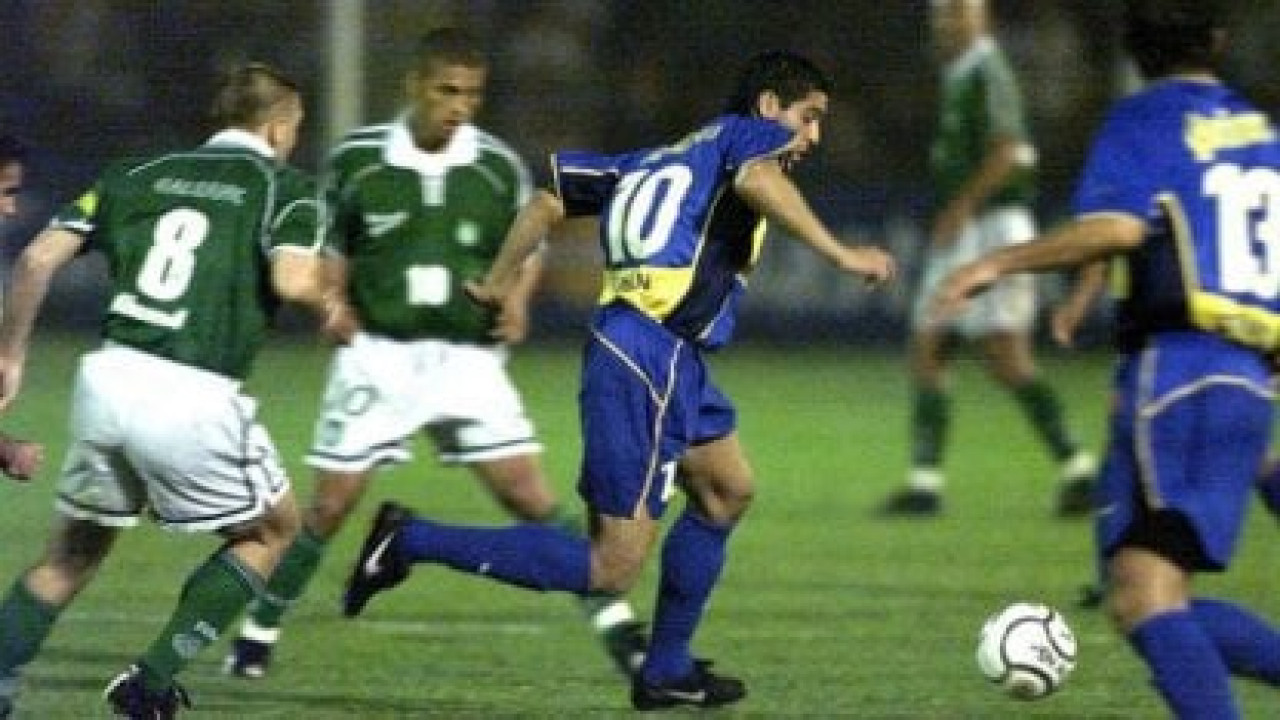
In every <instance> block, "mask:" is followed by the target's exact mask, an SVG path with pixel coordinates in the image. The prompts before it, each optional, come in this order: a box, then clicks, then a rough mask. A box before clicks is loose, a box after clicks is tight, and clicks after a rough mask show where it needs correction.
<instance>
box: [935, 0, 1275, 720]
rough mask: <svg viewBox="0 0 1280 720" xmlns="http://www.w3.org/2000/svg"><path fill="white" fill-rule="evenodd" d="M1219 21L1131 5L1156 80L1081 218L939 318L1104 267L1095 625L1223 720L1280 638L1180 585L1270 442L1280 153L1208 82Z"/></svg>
mask: <svg viewBox="0 0 1280 720" xmlns="http://www.w3.org/2000/svg"><path fill="white" fill-rule="evenodd" d="M1221 12H1222V11H1221V9H1220V7H1219V6H1218V4H1217V3H1215V2H1209V1H1207V0H1132V1H1131V2H1130V3H1129V8H1128V17H1127V20H1126V39H1127V43H1128V45H1129V48H1130V50H1131V52H1132V54H1133V57H1134V59H1135V60H1136V61H1137V63H1138V66H1139V68H1140V69H1141V70H1142V72H1143V74H1144V75H1145V76H1146V77H1147V78H1149V79H1150V80H1151V81H1152V82H1151V84H1150V85H1149V86H1148V87H1147V88H1146V89H1145V90H1144V91H1142V92H1140V93H1138V94H1136V95H1134V96H1132V97H1130V98H1127V99H1125V100H1122V101H1120V102H1119V103H1117V104H1116V106H1115V107H1114V108H1113V109H1112V111H1111V113H1110V115H1109V116H1108V118H1107V120H1106V123H1105V124H1104V126H1103V127H1102V129H1101V131H1100V133H1099V134H1098V136H1097V138H1096V139H1095V142H1094V145H1093V148H1092V150H1091V152H1090V155H1089V158H1088V161H1087V163H1086V166H1085V170H1084V176H1083V177H1082V178H1081V180H1080V184H1079V188H1078V191H1077V196H1076V203H1075V204H1076V213H1077V217H1076V219H1075V220H1074V221H1073V222H1071V223H1068V224H1066V225H1065V226H1063V227H1060V228H1058V229H1057V230H1055V231H1053V232H1051V233H1049V234H1048V235H1046V236H1044V237H1042V238H1040V239H1037V240H1036V241H1034V242H1032V243H1029V244H1027V245H1023V246H1020V247H1016V248H1008V249H1005V250H1001V251H997V252H994V253H991V254H989V255H986V256H984V257H982V258H981V259H979V260H977V261H975V262H974V263H972V264H969V265H966V266H964V267H963V268H961V269H959V270H957V271H956V272H955V273H954V274H952V275H951V276H950V277H949V278H948V279H947V281H946V282H945V284H944V285H943V287H942V289H941V290H940V291H939V295H938V299H937V307H938V310H939V312H940V314H942V315H946V314H948V313H951V312H954V311H955V310H956V309H957V308H960V307H962V306H963V305H964V302H965V301H966V300H967V299H968V298H969V297H970V296H972V295H973V294H974V293H976V292H978V291H980V290H982V289H984V288H986V287H989V286H990V285H991V283H992V282H994V281H995V280H996V279H998V278H1000V277H1002V276H1005V275H1007V274H1010V273H1016V272H1024V271H1040V270H1046V269H1049V268H1056V267H1064V266H1068V265H1076V264H1081V263H1086V262H1091V261H1096V260H1099V259H1102V258H1107V257H1112V258H1115V260H1113V263H1114V264H1116V265H1117V266H1118V267H1117V270H1118V271H1120V272H1122V273H1124V274H1125V276H1126V279H1127V286H1128V294H1127V296H1126V297H1123V298H1122V299H1121V300H1120V301H1119V305H1118V307H1117V327H1116V341H1117V345H1118V349H1119V351H1120V353H1121V355H1120V359H1119V363H1118V365H1117V368H1116V372H1115V378H1114V389H1115V402H1114V409H1113V411H1112V416H1111V421H1110V425H1111V429H1110V447H1109V448H1108V453H1107V459H1106V462H1105V464H1104V466H1103V469H1102V472H1101V475H1100V478H1099V488H1098V495H1097V500H1096V501H1097V503H1098V507H1097V513H1098V515H1097V518H1098V519H1097V538H1098V542H1099V551H1100V554H1101V556H1102V557H1103V559H1104V562H1105V565H1106V576H1107V591H1106V592H1107V598H1106V602H1107V607H1108V610H1109V612H1110V614H1111V617H1112V619H1113V621H1114V623H1115V625H1116V627H1117V628H1118V629H1119V631H1120V632H1122V633H1123V634H1124V635H1125V636H1126V637H1127V638H1128V640H1129V642H1130V643H1131V645H1132V646H1133V648H1134V650H1136V651H1137V653H1138V654H1139V655H1140V656H1141V657H1142V659H1143V660H1144V661H1145V662H1146V663H1147V665H1148V666H1149V667H1150V669H1151V672H1152V675H1153V677H1154V682H1155V685H1156V687H1157V688H1158V689H1159V691H1160V693H1161V694H1162V695H1163V696H1164V699H1165V701H1166V703H1167V704H1168V706H1169V708H1170V710H1171V711H1172V712H1173V713H1174V715H1175V716H1177V717H1178V718H1206V719H1207V718H1213V719H1214V720H1230V719H1231V718H1238V717H1240V712H1239V710H1238V708H1237V707H1236V705H1235V701H1234V699H1233V698H1232V694H1231V686H1230V682H1229V676H1230V675H1232V674H1236V675H1241V676H1247V677H1251V678H1254V679H1258V680H1261V681H1263V682H1266V683H1268V684H1271V685H1280V633H1278V632H1277V631H1276V629H1275V628H1274V627H1272V626H1271V625H1269V624H1268V623H1266V622H1264V621H1263V620H1262V619H1260V618H1258V617H1256V616H1254V615H1253V614H1252V613H1250V612H1248V611H1246V610H1245V609H1244V608H1241V607H1239V606H1237V605H1235V604H1232V603H1229V602H1225V601H1222V600H1216V599H1207V598H1196V597H1193V596H1192V595H1191V585H1192V580H1193V578H1194V576H1195V575H1196V574H1197V573H1200V572H1206V571H1209V572H1213V571H1221V570H1223V569H1225V568H1226V567H1227V566H1228V564H1229V562H1230V560H1231V557H1232V554H1233V553H1234V550H1235V547H1236V542H1237V539H1238V537H1239V534H1240V530H1241V526H1242V523H1243V520H1244V512H1245V509H1246V507H1247V504H1248V503H1247V501H1248V499H1249V496H1250V491H1251V489H1252V487H1253V482H1254V477H1255V475H1256V474H1257V472H1258V470H1259V467H1260V465H1261V463H1262V461H1263V457H1264V454H1265V452H1266V448H1267V444H1268V440H1269V438H1270V436H1271V427H1272V401H1273V391H1272V389H1271V382H1270V374H1271V368H1272V361H1273V360H1274V358H1275V355H1276V353H1277V352H1280V262H1277V256H1276V253H1277V252H1280V235H1277V232H1276V228H1277V224H1278V223H1280V135H1277V131H1276V127H1275V126H1274V125H1273V124H1272V123H1271V122H1270V121H1269V120H1268V118H1267V117H1266V116H1265V115H1264V114H1263V113H1262V112H1260V111H1259V110H1258V109H1256V108H1255V107H1253V106H1252V105H1250V104H1249V103H1248V102H1247V101H1246V100H1244V99H1243V98H1241V97H1240V96H1239V95H1238V94H1236V93H1235V92H1234V91H1233V90H1231V89H1230V88H1228V87H1227V86H1225V85H1223V84H1222V82H1221V81H1220V80H1219V78H1218V76H1217V74H1216V71H1215V68H1216V66H1217V63H1218V62H1219V60H1220V58H1221V56H1222V53H1223V50H1224V46H1225V38H1226V35H1225V31H1224V30H1223V22H1222V17H1221Z"/></svg>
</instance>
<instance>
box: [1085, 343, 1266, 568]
mask: <svg viewBox="0 0 1280 720" xmlns="http://www.w3.org/2000/svg"><path fill="white" fill-rule="evenodd" d="M1115 388H1116V400H1115V406H1114V408H1113V413H1112V417H1111V430H1110V432H1111V438H1110V448H1109V451H1108V456H1107V460H1106V462H1105V463H1104V464H1103V467H1102V471H1101V475H1100V478H1099V487H1098V513H1099V514H1098V520H1097V531H1098V543H1099V549H1100V550H1101V552H1102V555H1103V556H1104V557H1107V556H1110V555H1111V554H1114V552H1115V551H1116V550H1117V549H1119V548H1120V547H1123V546H1140V547H1146V548H1148V549H1151V550H1153V551H1155V552H1157V553H1159V554H1161V555H1163V556H1165V557H1167V558H1169V559H1170V560H1171V561H1173V562H1174V563H1176V564H1178V565H1179V566H1181V567H1183V568H1184V569H1186V570H1189V571H1195V570H1222V569H1224V568H1225V567H1227V565H1228V564H1229V563H1230V560H1231V557H1232V555H1233V554H1234V552H1235V547H1236V542H1237V540H1238V539H1239V536H1240V531H1241V527H1242V525H1243V523H1244V518H1245V511H1246V509H1247V507H1248V500H1249V498H1250V496H1251V494H1252V489H1253V484H1254V480H1255V477H1256V475H1257V473H1258V469H1259V467H1261V464H1262V460H1263V457H1264V456H1265V454H1266V450H1267V445H1268V442H1269V440H1270V437H1271V422H1272V391H1271V390H1270V388H1269V386H1268V383H1267V372H1266V368H1265V365H1264V363H1263V362H1262V359H1261V357H1260V356H1259V355H1258V353H1256V352H1254V351H1251V350H1247V349H1245V348H1242V347H1240V346H1237V345H1232V344H1230V343H1228V342H1226V341H1224V340H1219V339H1217V338H1215V337H1212V336H1207V335H1204V334H1201V333H1165V334H1161V335H1159V336H1158V337H1157V338H1156V339H1154V340H1153V341H1152V342H1151V343H1150V344H1149V345H1148V347H1146V348H1144V349H1143V350H1142V351H1141V352H1138V353H1134V354H1132V355H1129V356H1127V357H1125V358H1123V359H1122V361H1121V362H1120V364H1119V365H1118V367H1117V369H1116V376H1115Z"/></svg>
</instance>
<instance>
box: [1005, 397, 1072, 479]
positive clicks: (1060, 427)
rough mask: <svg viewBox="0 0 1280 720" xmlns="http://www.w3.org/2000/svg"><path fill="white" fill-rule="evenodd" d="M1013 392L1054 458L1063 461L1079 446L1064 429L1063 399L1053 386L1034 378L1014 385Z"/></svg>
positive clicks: (1065, 427) (1065, 428)
mask: <svg viewBox="0 0 1280 720" xmlns="http://www.w3.org/2000/svg"><path fill="white" fill-rule="evenodd" d="M1013 396H1014V397H1015V398H1017V400H1018V404H1019V405H1020V406H1021V407H1022V412H1023V414H1025V415H1026V416H1027V419H1028V420H1030V421H1031V426H1032V427H1034V428H1035V430H1036V433H1038V434H1039V435H1040V439H1041V440H1042V441H1044V444H1045V445H1047V446H1048V447H1049V452H1051V453H1053V457H1054V459H1055V460H1057V461H1058V462H1062V461H1064V460H1066V459H1068V458H1070V457H1071V456H1072V455H1074V454H1075V453H1076V450H1078V449H1079V447H1080V446H1079V444H1078V443H1076V440H1075V438H1073V437H1072V436H1071V433H1070V431H1068V430H1067V424H1066V420H1065V417H1064V413H1063V411H1062V401H1061V400H1060V399H1059V398H1058V393H1056V392H1054V390H1053V388H1051V387H1049V385H1048V384H1047V383H1046V382H1045V381H1043V380H1039V379H1037V380H1032V381H1031V382H1029V383H1026V384H1025V385H1022V386H1020V387H1017V388H1014V390H1013Z"/></svg>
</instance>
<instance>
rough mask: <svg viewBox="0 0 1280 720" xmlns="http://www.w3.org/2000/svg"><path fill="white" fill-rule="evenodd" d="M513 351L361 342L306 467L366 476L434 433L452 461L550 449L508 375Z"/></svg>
mask: <svg viewBox="0 0 1280 720" xmlns="http://www.w3.org/2000/svg"><path fill="white" fill-rule="evenodd" d="M506 362H507V351H506V348H503V347H501V346H499V347H482V346H478V345H464V344H458V343H450V342H444V341H441V340H415V341H399V340H391V339H388V338H383V337H376V336H372V335H365V334H363V333H361V334H359V335H357V336H356V338H355V340H353V341H352V343H351V344H350V345H347V346H345V347H341V348H338V350H337V352H336V353H335V354H334V358H333V364H332V365H331V366H330V368H329V381H328V386H327V387H326V389H325V394H324V407H323V408H321V411H320V419H319V420H318V421H317V422H316V428H315V436H314V438H313V440H312V445H311V451H310V452H309V453H308V454H307V464H308V465H310V466H311V467H314V468H319V469H322V470H333V471H337V472H364V471H366V470H369V469H371V468H374V467H376V466H379V465H384V464H394V463H403V462H408V461H409V460H411V459H412V458H413V454H412V452H411V450H410V447H409V442H408V440H409V438H410V437H411V436H412V435H413V433H415V432H417V431H418V430H419V429H424V428H425V429H426V430H427V432H428V434H429V435H430V437H431V439H432V441H433V442H434V443H435V446H436V452H437V453H438V455H439V458H440V460H441V461H442V462H445V463H473V462H481V461H485V460H497V459H501V458H507V457H513V456H519V455H528V454H531V453H536V452H539V451H541V449H542V447H541V446H540V445H539V444H538V442H537V439H536V438H535V437H534V430H533V424H532V423H531V422H529V419H528V418H527V417H526V416H525V413H524V407H523V406H522V405H521V401H520V395H519V393H518V392H516V388H515V385H514V384H512V382H511V378H510V377H508V375H507V371H506Z"/></svg>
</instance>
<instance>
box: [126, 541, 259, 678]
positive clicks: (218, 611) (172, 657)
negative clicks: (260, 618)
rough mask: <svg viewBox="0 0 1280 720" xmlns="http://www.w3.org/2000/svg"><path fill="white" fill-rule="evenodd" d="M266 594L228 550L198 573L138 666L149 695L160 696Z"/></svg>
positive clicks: (253, 574) (185, 587) (189, 583)
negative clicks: (154, 693) (176, 676)
mask: <svg viewBox="0 0 1280 720" xmlns="http://www.w3.org/2000/svg"><path fill="white" fill-rule="evenodd" d="M261 590H262V577H261V576H259V575H258V573H256V572H254V571H253V570H251V569H249V568H247V567H245V566H244V565H243V564H241V562H240V560H239V558H237V557H236V556H235V555H234V554H233V553H232V552H231V551H230V550H228V549H226V548H223V549H221V550H219V551H218V552H216V553H214V554H213V556H212V557H210V558H209V559H208V560H206V561H205V563H204V564H203V565H201V566H200V567H198V568H196V569H195V572H193V573H191V576H190V577H188V578H187V583H186V585H184V586H183V587H182V595H181V596H179V598H178V607H176V608H174V610H173V615H172V616H170V618H169V624H168V625H166V626H165V628H164V630H163V631H161V633H160V636H159V637H157V638H156V639H155V641H154V642H153V643H151V647H150V648H148V649H147V652H146V654H145V655H143V656H142V659H141V660H140V661H139V663H138V665H139V666H140V667H141V669H142V682H143V684H144V685H145V686H146V688H147V690H150V691H154V692H159V691H162V690H164V689H166V688H168V687H170V686H171V685H172V684H173V677H174V675H177V674H178V672H179V671H180V670H182V668H184V667H186V665H187V663H189V662H191V660H192V658H194V657H195V656H196V654H197V653H199V652H200V651H201V650H203V649H204V648H205V647H207V646H208V645H210V644H212V643H213V642H214V641H215V640H217V639H218V637H219V636H220V635H221V634H222V633H223V631H224V630H226V629H227V626H229V625H230V624H231V622H232V621H233V620H235V619H236V617H237V616H238V615H239V614H240V613H241V612H242V611H243V610H244V608H245V606H246V605H247V604H248V603H249V601H250V600H252V599H253V597H254V596H255V595H257V594H258V593H259V592H260V591H261Z"/></svg>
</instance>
